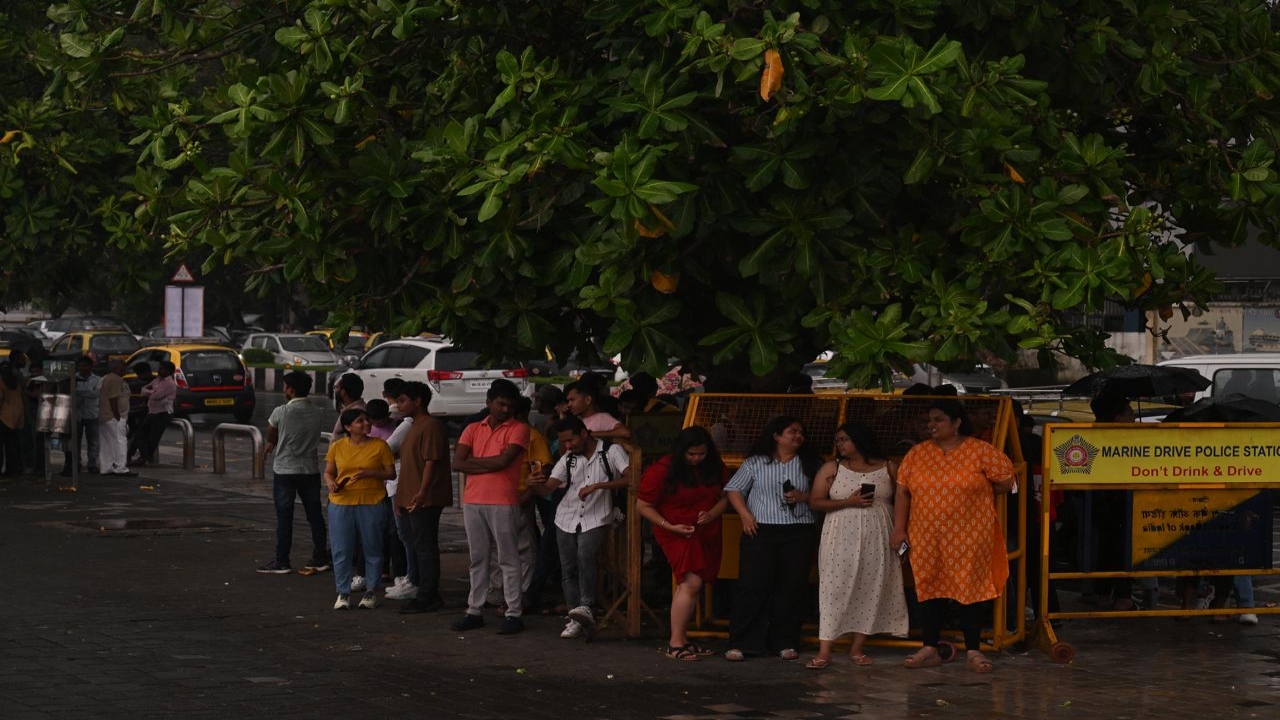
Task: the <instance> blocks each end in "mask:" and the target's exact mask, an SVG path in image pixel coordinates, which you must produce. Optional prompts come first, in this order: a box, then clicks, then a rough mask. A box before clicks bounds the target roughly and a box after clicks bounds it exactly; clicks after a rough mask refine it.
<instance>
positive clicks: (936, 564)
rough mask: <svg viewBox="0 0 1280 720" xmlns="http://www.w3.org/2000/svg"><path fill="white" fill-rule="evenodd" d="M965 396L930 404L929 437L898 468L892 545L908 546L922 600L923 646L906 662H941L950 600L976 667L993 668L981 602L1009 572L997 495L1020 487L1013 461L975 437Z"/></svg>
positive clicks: (912, 664) (979, 669) (1000, 586)
mask: <svg viewBox="0 0 1280 720" xmlns="http://www.w3.org/2000/svg"><path fill="white" fill-rule="evenodd" d="M968 423H969V419H968V416H967V415H966V414H965V410H964V405H962V404H961V403H960V401H959V400H955V399H952V398H940V399H938V400H935V401H933V402H932V403H931V404H930V405H929V423H928V428H929V437H930V439H929V440H927V441H925V442H922V443H919V444H917V445H916V446H915V447H913V448H911V451H910V452H908V453H907V456H906V457H905V458H903V459H902V465H901V467H899V469H898V491H897V502H896V503H895V513H894V529H893V534H892V535H891V536H890V538H889V542H890V545H891V546H892V547H894V548H895V549H897V548H900V547H901V546H902V544H903V543H904V542H905V543H907V545H908V548H909V550H908V552H907V557H908V558H910V560H911V571H912V574H913V575H914V576H915V584H916V597H917V598H918V599H919V601H920V614H919V619H920V629H921V631H922V633H923V635H924V647H922V648H920V649H919V650H917V651H916V652H915V653H914V654H913V655H911V656H910V657H908V658H907V659H906V661H905V662H904V663H903V665H904V666H905V667H908V668H921V667H930V666H933V665H938V664H940V663H941V662H942V657H941V655H939V654H938V643H939V641H940V639H941V636H942V618H943V613H944V611H945V610H946V606H947V604H948V603H949V602H950V601H955V602H956V603H958V604H959V605H960V608H959V610H960V612H959V619H960V628H961V630H962V631H963V632H964V644H965V649H966V651H967V654H968V660H967V663H968V666H969V669H970V670H973V671H974V672H978V673H989V672H991V661H990V660H988V659H987V657H986V656H985V655H983V654H982V651H981V649H980V647H981V640H982V627H983V625H984V610H985V609H986V607H985V606H984V605H983V604H982V603H983V602H984V601H986V600H991V599H992V598H995V597H997V596H999V595H1000V593H1001V592H1002V591H1003V590H1004V585H1005V581H1006V580H1008V578H1009V561H1008V555H1007V553H1006V550H1005V540H1004V536H1003V534H1002V533H1001V531H1000V523H999V522H998V521H997V518H996V508H995V498H996V495H998V494H1000V493H1005V492H1008V491H1009V490H1010V489H1012V488H1013V481H1014V473H1013V463H1012V462H1010V460H1009V458H1008V457H1006V456H1005V455H1004V453H1002V452H1000V451H999V450H997V449H996V448H994V447H992V445H991V444H990V443H986V442H983V441H982V440H979V439H977V438H973V437H969V435H968V433H969V430H970V426H969V424H968Z"/></svg>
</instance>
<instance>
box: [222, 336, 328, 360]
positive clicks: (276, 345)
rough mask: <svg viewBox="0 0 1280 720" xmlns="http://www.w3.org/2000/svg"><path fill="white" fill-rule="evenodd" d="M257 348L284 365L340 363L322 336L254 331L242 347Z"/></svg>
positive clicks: (245, 348)
mask: <svg viewBox="0 0 1280 720" xmlns="http://www.w3.org/2000/svg"><path fill="white" fill-rule="evenodd" d="M249 348H258V349H259V350H265V351H267V352H269V353H271V356H272V358H273V361H274V362H275V363H276V364H278V365H284V366H286V367H302V366H307V365H322V366H329V367H335V366H338V365H341V364H342V360H341V358H339V357H338V356H337V355H336V354H335V353H334V352H333V351H332V350H330V349H329V344H328V343H326V342H325V340H324V338H322V337H317V336H315V335H305V334H302V333H254V334H252V335H250V336H249V337H248V338H246V339H245V341H244V348H242V350H248V349H249Z"/></svg>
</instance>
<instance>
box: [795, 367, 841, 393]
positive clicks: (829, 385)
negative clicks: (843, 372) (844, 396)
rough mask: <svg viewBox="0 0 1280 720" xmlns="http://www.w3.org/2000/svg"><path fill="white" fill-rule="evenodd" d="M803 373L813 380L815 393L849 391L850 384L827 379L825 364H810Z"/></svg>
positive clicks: (836, 379)
mask: <svg viewBox="0 0 1280 720" xmlns="http://www.w3.org/2000/svg"><path fill="white" fill-rule="evenodd" d="M801 372H803V373H804V374H805V375H808V376H809V377H811V378H813V391H814V392H844V391H845V390H848V389H849V383H847V382H845V381H844V380H843V379H841V378H838V377H827V364H826V363H824V362H812V363H808V364H806V365H805V366H804V368H803V369H802V370H801Z"/></svg>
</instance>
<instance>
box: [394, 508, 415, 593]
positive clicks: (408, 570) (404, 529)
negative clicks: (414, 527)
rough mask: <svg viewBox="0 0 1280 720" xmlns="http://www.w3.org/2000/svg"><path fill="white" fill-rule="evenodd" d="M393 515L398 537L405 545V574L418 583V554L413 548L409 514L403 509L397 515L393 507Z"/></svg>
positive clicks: (412, 581) (410, 580)
mask: <svg viewBox="0 0 1280 720" xmlns="http://www.w3.org/2000/svg"><path fill="white" fill-rule="evenodd" d="M391 517H392V519H393V520H394V521H395V526H396V538H397V540H398V542H400V543H401V544H402V545H404V576H405V577H407V578H409V582H411V583H413V584H414V585H417V584H418V554H417V553H416V552H414V550H413V534H412V533H411V532H409V517H408V514H407V512H405V511H401V512H400V514H399V515H396V514H395V510H394V509H393V510H392V516H391Z"/></svg>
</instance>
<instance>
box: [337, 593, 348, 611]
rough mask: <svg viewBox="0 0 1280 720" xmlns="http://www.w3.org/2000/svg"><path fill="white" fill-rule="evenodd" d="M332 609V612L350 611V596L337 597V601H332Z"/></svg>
mask: <svg viewBox="0 0 1280 720" xmlns="http://www.w3.org/2000/svg"><path fill="white" fill-rule="evenodd" d="M333 609H334V610H350V609H351V596H350V595H339V596H338V599H337V600H334V601H333Z"/></svg>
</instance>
